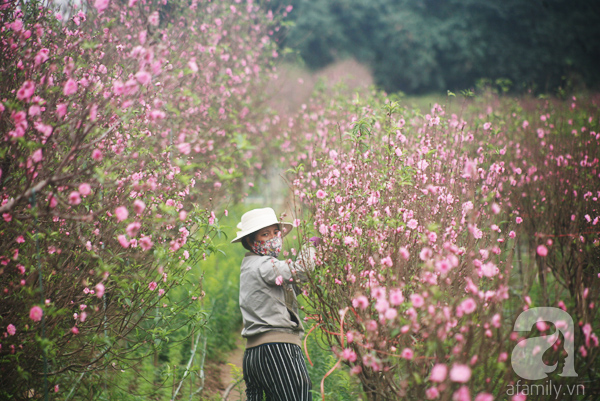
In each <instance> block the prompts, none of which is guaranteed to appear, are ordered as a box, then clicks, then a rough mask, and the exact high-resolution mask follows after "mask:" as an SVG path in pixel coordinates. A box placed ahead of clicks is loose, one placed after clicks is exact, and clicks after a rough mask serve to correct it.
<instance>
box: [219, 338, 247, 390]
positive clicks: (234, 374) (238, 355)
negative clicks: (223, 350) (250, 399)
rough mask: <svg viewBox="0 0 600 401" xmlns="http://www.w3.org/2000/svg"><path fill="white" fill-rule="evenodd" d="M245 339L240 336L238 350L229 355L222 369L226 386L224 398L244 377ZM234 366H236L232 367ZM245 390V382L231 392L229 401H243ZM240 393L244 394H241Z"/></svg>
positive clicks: (222, 377) (223, 381)
mask: <svg viewBox="0 0 600 401" xmlns="http://www.w3.org/2000/svg"><path fill="white" fill-rule="evenodd" d="M244 345H245V344H244V339H243V338H242V337H241V336H240V338H239V339H238V341H237V348H236V349H234V350H233V351H231V352H229V353H228V354H227V363H226V364H225V365H223V366H222V369H221V382H222V383H223V385H224V386H225V390H224V391H223V396H225V393H226V392H227V390H228V389H230V387H231V386H232V385H234V384H235V382H236V380H237V379H239V378H241V375H242V361H243V357H244ZM231 365H234V366H231ZM244 389H245V387H244V385H243V382H242V383H240V384H238V385H236V386H234V387H233V388H232V389H230V391H229V396H228V397H227V401H243V400H245V399H246V396H245V395H243V390H244ZM240 391H241V393H242V394H240Z"/></svg>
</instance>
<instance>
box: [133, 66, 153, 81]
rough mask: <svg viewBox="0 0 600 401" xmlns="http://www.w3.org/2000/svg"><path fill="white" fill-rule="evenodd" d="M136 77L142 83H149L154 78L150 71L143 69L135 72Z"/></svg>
mask: <svg viewBox="0 0 600 401" xmlns="http://www.w3.org/2000/svg"><path fill="white" fill-rule="evenodd" d="M135 79H137V81H138V82H139V83H140V84H141V85H147V84H148V83H149V82H150V80H151V79H152V75H150V74H149V73H148V71H144V70H141V71H138V72H137V73H136V74H135Z"/></svg>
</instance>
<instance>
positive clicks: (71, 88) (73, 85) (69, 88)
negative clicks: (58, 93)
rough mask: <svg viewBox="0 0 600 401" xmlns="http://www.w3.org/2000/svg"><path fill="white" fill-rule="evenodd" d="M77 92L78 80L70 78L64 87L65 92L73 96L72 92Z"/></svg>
mask: <svg viewBox="0 0 600 401" xmlns="http://www.w3.org/2000/svg"><path fill="white" fill-rule="evenodd" d="M76 92H77V82H76V81H74V80H73V79H72V78H69V79H68V80H67V82H66V83H65V86H64V88H63V94H64V95H65V96H71V95H72V94H74V93H76Z"/></svg>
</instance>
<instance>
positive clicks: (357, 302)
mask: <svg viewBox="0 0 600 401" xmlns="http://www.w3.org/2000/svg"><path fill="white" fill-rule="evenodd" d="M352 306H353V307H354V308H360V309H362V310H365V309H367V307H368V306H369V300H368V299H367V297H365V296H364V295H359V296H358V297H356V298H354V299H353V300H352Z"/></svg>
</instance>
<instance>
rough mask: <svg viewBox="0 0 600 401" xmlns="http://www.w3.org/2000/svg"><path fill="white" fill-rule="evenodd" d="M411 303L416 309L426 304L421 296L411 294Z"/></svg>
mask: <svg viewBox="0 0 600 401" xmlns="http://www.w3.org/2000/svg"><path fill="white" fill-rule="evenodd" d="M410 302H412V304H413V306H414V307H415V308H420V307H421V306H423V305H424V304H425V300H424V299H423V297H422V296H421V295H420V294H410Z"/></svg>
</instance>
